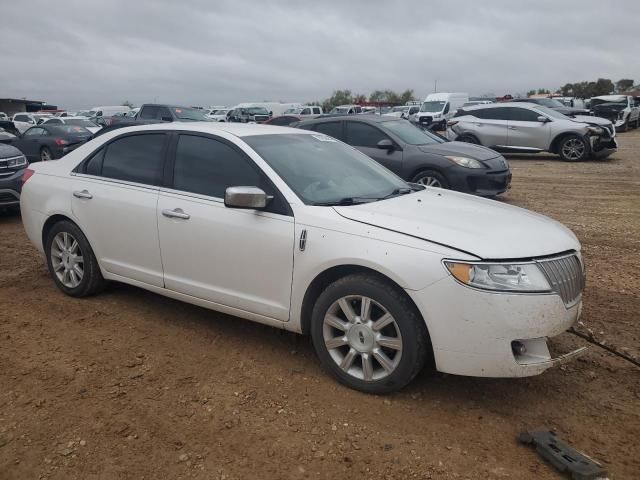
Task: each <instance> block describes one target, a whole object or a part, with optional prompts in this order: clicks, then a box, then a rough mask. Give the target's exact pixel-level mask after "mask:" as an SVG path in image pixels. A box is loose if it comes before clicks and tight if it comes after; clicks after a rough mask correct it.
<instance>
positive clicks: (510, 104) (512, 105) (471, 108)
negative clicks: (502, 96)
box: [461, 102, 540, 112]
mask: <svg viewBox="0 0 640 480" xmlns="http://www.w3.org/2000/svg"><path fill="white" fill-rule="evenodd" d="M500 107H507V108H518V107H530V108H538V107H540V105H538V104H537V103H531V102H500V103H486V104H481V105H469V106H468V107H463V108H462V109H461V110H463V111H465V112H473V111H474V110H484V109H486V108H500Z"/></svg>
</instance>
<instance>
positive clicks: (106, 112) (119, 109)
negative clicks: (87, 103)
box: [90, 105, 131, 117]
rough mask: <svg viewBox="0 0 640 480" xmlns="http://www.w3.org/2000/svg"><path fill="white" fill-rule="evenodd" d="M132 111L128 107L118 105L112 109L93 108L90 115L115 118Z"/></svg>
mask: <svg viewBox="0 0 640 480" xmlns="http://www.w3.org/2000/svg"><path fill="white" fill-rule="evenodd" d="M130 110H131V109H130V108H129V107H127V106H126V105H117V106H111V107H109V106H107V107H93V108H92V109H91V112H90V113H91V116H92V117H113V116H114V115H116V114H118V113H119V114H122V115H124V114H125V113H127V112H129V111H130Z"/></svg>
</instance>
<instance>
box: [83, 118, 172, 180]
mask: <svg viewBox="0 0 640 480" xmlns="http://www.w3.org/2000/svg"><path fill="white" fill-rule="evenodd" d="M169 133H171V132H168V131H167V130H144V131H137V132H128V133H123V134H122V135H118V136H117V137H113V138H112V139H110V140H108V141H107V142H105V143H103V144H101V145H100V146H99V147H97V148H96V149H94V150H92V151H91V153H89V154H88V155H87V156H86V157H85V158H84V159H83V160H82V162H80V163H79V164H78V165H77V166H76V168H74V169H73V170H72V171H71V175H73V176H79V177H86V178H93V179H96V180H101V181H104V182H108V183H117V184H120V185H128V186H133V187H141V188H146V189H149V190H159V189H160V187H162V183H163V180H164V172H165V170H166V166H167V162H168V155H169V141H170V139H169V136H170V135H169ZM147 134H162V135H164V137H165V138H164V145H163V147H162V148H163V157H164V158H163V159H162V164H163V168H162V175H161V176H160V179H159V182H158V185H153V184H149V183H139V182H131V181H128V180H119V179H117V178H109V177H103V176H102V166H103V165H104V160H103V165H100V175H91V174H88V173H85V172H86V167H87V163H89V160H91V159H92V158H93V157H94V155H95V154H96V153H98V152H99V151H100V150H104V155H106V154H107V148H108V147H109V145H111V144H112V143H113V142H115V141H116V140H119V139H121V138H125V137H134V136H138V135H147Z"/></svg>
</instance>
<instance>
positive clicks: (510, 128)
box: [507, 127, 517, 130]
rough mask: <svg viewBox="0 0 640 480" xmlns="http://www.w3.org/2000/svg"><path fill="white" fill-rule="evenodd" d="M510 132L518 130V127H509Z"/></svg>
mask: <svg viewBox="0 0 640 480" xmlns="http://www.w3.org/2000/svg"><path fill="white" fill-rule="evenodd" d="M507 128H508V129H509V130H517V128H516V127H507Z"/></svg>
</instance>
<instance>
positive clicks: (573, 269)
mask: <svg viewBox="0 0 640 480" xmlns="http://www.w3.org/2000/svg"><path fill="white" fill-rule="evenodd" d="M538 265H540V268H541V269H542V271H543V272H544V274H545V276H546V277H547V280H548V281H549V283H550V284H551V289H552V290H553V291H554V292H555V293H557V294H558V295H560V298H562V301H563V302H564V304H565V306H567V307H571V306H573V305H575V304H576V303H578V301H579V300H580V297H581V296H582V290H584V285H585V276H584V271H583V268H582V263H581V262H580V259H579V258H578V256H577V255H568V256H565V257H558V258H551V259H549V260H538Z"/></svg>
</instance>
